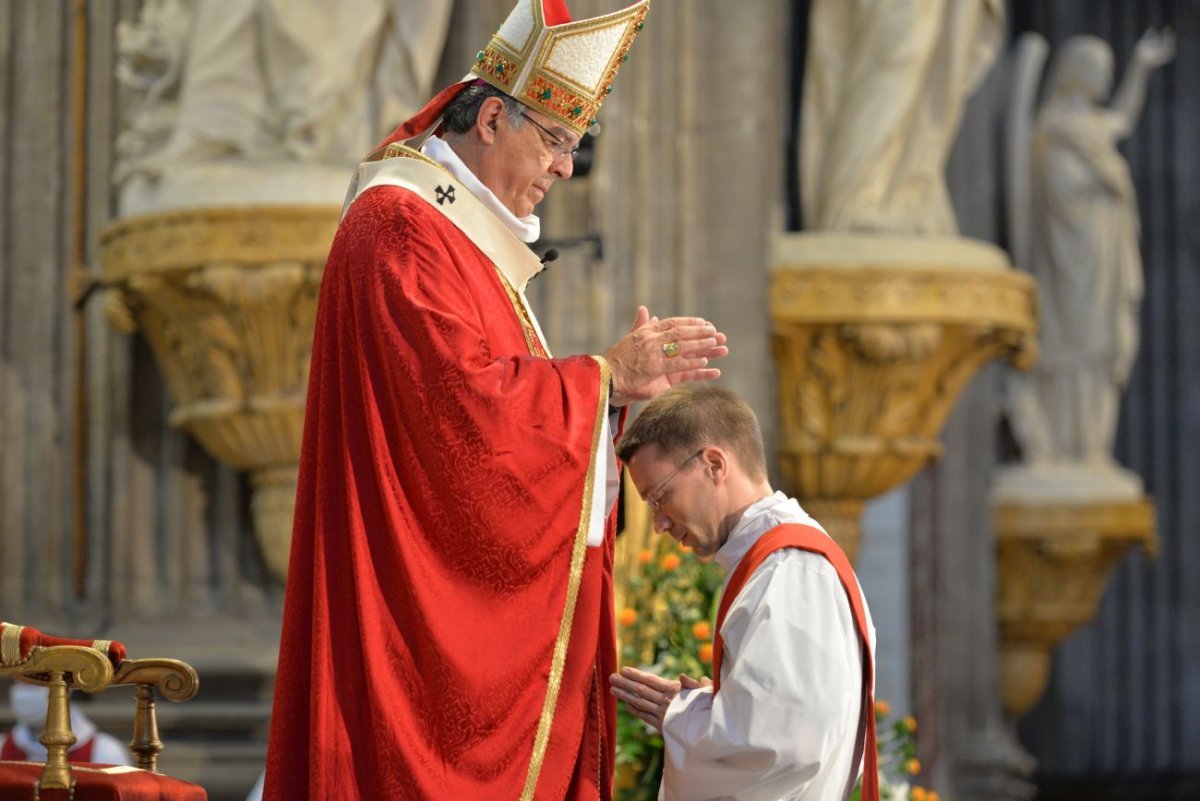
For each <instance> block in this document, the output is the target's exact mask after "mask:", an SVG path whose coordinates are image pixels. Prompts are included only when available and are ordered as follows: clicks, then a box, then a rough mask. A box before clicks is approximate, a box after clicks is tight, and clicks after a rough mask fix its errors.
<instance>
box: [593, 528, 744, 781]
mask: <svg viewBox="0 0 1200 801" xmlns="http://www.w3.org/2000/svg"><path fill="white" fill-rule="evenodd" d="M638 556H639V558H638V562H639V565H638V569H637V570H636V571H635V573H634V575H631V576H628V577H626V578H625V582H624V587H625V598H624V608H622V609H621V610H619V611H618V613H617V619H618V626H619V631H618V639H619V641H620V662H621V664H622V665H633V666H636V667H640V668H642V669H643V670H648V671H650V672H653V673H656V674H658V675H660V676H663V677H666V678H672V679H674V678H678V677H679V674H681V673H686V674H687V675H688V676H691V677H692V678H700V677H701V676H707V675H709V672H710V671H711V669H712V634H713V632H712V628H713V624H712V620H713V617H714V616H715V614H716V603H717V600H718V594H719V593H720V590H721V583H722V582H723V581H724V571H722V570H721V568H720V567H719V566H718V565H716V564H715V563H712V562H708V561H701V560H700V559H697V558H696V557H695V556H694V555H693V554H691V553H690V552H686V551H684V550H682V549H681V548H680V547H679V546H678V545H677V544H676V543H675V541H674V540H672V539H670V538H669V537H661V538H659V540H658V544H657V547H656V548H655V550H653V551H643V552H642V553H641V554H639V555H638ZM662 750H663V741H662V736H661V735H660V734H659V733H658V732H656V731H654V729H652V728H650V727H649V726H647V725H646V724H644V723H642V722H641V721H640V720H638V719H637V718H636V717H634V716H633V715H631V714H629V712H628V711H627V710H626V709H625V705H624V704H618V710H617V781H616V798H617V801H653V799H656V798H657V797H658V784H659V780H660V779H661V776H662Z"/></svg>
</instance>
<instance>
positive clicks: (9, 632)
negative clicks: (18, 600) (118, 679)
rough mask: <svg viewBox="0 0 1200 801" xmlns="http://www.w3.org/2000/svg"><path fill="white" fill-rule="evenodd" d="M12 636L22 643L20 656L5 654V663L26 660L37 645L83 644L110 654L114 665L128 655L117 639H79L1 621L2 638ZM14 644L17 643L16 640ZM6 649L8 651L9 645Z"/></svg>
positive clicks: (3, 662) (118, 663)
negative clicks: (15, 657)
mask: <svg viewBox="0 0 1200 801" xmlns="http://www.w3.org/2000/svg"><path fill="white" fill-rule="evenodd" d="M10 636H11V637H12V639H13V640H14V641H17V642H19V643H20V658H18V659H12V658H9V657H10V656H16V654H11V655H9V654H5V656H4V658H3V659H2V660H0V663H2V664H5V665H16V664H20V663H21V662H24V661H25V660H26V659H28V658H29V651H30V649H32V648H33V647H34V646H35V645H41V646H47V647H48V646H52V645H82V646H84V647H85V648H95V649H96V650H98V651H103V652H105V653H107V654H108V658H109V660H110V661H111V662H112V663H113V667H116V666H117V665H120V664H121V663H122V662H123V661H125V657H126V651H125V646H124V645H123V644H121V643H119V642H117V641H116V640H78V639H72V638H70V637H54V636H51V635H49V634H43V633H42V632H40V631H38V630H37V629H35V628H34V627H33V626H18V625H16V624H15V623H0V638H3V639H4V640H5V641H6V642H7V640H8V638H9V637H10ZM13 645H16V642H14V643H13ZM5 650H6V651H7V646H6V649H5ZM14 650H16V649H14Z"/></svg>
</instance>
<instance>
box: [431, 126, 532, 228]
mask: <svg viewBox="0 0 1200 801" xmlns="http://www.w3.org/2000/svg"><path fill="white" fill-rule="evenodd" d="M421 152H422V153H424V154H425V155H426V156H429V158H431V159H433V160H434V161H436V162H437V163H438V164H441V165H442V166H443V167H445V168H446V169H447V170H449V171H450V174H451V175H453V176H454V177H455V178H457V179H458V180H459V181H461V182H462V184H463V186H465V187H466V188H467V189H469V190H470V191H471V194H473V195H475V197H477V198H479V199H480V201H482V202H483V204H484V205H485V206H487V207H488V208H489V209H491V210H492V212H493V213H494V214H495V215H496V216H497V217H499V218H500V219H501V220H502V221H503V222H504V224H505V225H506V226H508V229H509V230H510V231H512V232H513V236H515V237H516V238H517V239H520V240H521V241H522V242H525V243H529V242H536V241H537V239H538V237H539V236H541V235H542V221H541V220H540V219H538V216H537V215H536V214H530V215H529V216H528V217H518V216H517V215H515V214H513V213H512V212H511V211H509V210H508V208H507V207H506V206H505V205H504V204H503V203H501V202H500V198H498V197H496V195H495V194H494V193H493V192H492V190H490V189H488V188H487V187H486V186H484V185H483V182H482V181H480V180H479V179H478V178H476V177H475V173H473V172H471V170H470V169H469V168H468V167H467V165H466V164H464V163H463V160H462V159H460V158H459V157H458V154H457V153H455V152H454V150H453V149H452V148H451V147H450V145H448V144H446V142H445V141H444V140H442V139H439V138H438V137H436V136H431V137H429V138H428V139H426V140H425V144H424V145H422V146H421Z"/></svg>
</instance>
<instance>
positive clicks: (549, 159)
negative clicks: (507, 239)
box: [484, 107, 579, 217]
mask: <svg viewBox="0 0 1200 801" xmlns="http://www.w3.org/2000/svg"><path fill="white" fill-rule="evenodd" d="M522 116H523V117H524V119H522V120H520V121H519V122H517V123H516V124H513V122H512V121H511V120H510V119H509V117H508V115H507V114H500V115H499V116H498V117H497V120H496V138H495V145H494V147H493V148H492V150H491V152H490V153H489V155H488V170H487V172H488V176H487V180H485V181H484V183H485V184H486V185H487V187H488V189H491V190H492V192H493V193H494V194H495V195H496V197H497V198H499V200H500V202H501V203H503V204H504V206H505V208H507V209H508V210H509V211H511V212H512V213H513V214H515V215H516V216H517V217H527V216H529V215H530V214H532V213H533V210H534V207H536V206H537V204H538V203H541V202H542V200H543V198H545V197H546V194H547V193H548V192H549V191H550V187H551V186H553V185H554V183H555V181H558V180H559V179H560V178H570V177H571V174H572V173H573V172H574V168H575V165H574V160H573V158H572V152H573V151H574V149H575V148H576V147H578V145H579V137H578V136H577V135H576V134H575V133H574V132H573V131H570V130H568V129H566V128H565V127H563V126H562V125H560V124H558V123H556V122H554V121H553V120H551V119H549V118H548V117H544V116H542V115H540V114H538V113H537V112H536V111H533V110H531V109H528V108H525V107H522Z"/></svg>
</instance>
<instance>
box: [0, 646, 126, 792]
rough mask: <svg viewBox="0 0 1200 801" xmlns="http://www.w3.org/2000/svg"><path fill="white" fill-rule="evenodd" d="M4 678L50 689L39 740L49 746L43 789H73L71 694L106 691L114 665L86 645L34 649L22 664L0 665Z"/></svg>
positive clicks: (110, 681) (73, 740)
mask: <svg viewBox="0 0 1200 801" xmlns="http://www.w3.org/2000/svg"><path fill="white" fill-rule="evenodd" d="M0 676H14V677H17V678H20V679H21V680H22V681H28V682H30V683H33V684H42V685H45V686H46V687H48V688H49V693H50V694H49V699H48V701H47V706H46V729H45V731H43V732H42V736H41V737H39V738H38V741H39V742H40V743H41V744H42V745H44V746H46V767H45V768H44V769H43V770H42V779H41V781H40V782H39V787H41V788H44V789H70V787H71V767H70V765H69V764H68V762H67V751H68V750H70V748H71V746H72V745H74V744H75V733H74V732H73V731H71V711H70V706H69V705H68V703H67V690H68V689H69V688H78V689H80V690H83V691H84V692H89V693H98V692H100V691H102V690H104V689H106V688H107V687H108V686H109V685H110V684H111V683H112V681H113V666H112V662H110V661H109V659H108V656H106V655H105V654H103V653H101V652H100V651H97V650H96V649H94V648H88V647H86V646H82V645H52V646H44V647H43V646H34V647H33V648H31V649H30V650H29V654H28V656H27V657H25V658H24V659H23V660H22V661H20V662H18V663H16V664H0Z"/></svg>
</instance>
